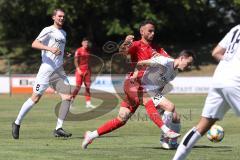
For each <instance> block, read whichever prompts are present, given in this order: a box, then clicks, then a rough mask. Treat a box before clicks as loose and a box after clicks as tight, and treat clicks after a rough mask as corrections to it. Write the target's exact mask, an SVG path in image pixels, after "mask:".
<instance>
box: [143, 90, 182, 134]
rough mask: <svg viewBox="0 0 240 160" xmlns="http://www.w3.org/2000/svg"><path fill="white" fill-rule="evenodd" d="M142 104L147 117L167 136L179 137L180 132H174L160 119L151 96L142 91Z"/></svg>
mask: <svg viewBox="0 0 240 160" xmlns="http://www.w3.org/2000/svg"><path fill="white" fill-rule="evenodd" d="M143 104H144V106H145V108H146V111H147V114H148V116H149V118H150V119H151V120H152V121H153V122H154V123H155V124H156V125H157V126H158V127H159V128H161V130H162V131H163V132H164V133H165V134H166V136H167V137H169V138H176V137H179V136H180V134H178V133H175V132H174V131H172V130H171V129H169V128H168V127H167V126H166V125H165V124H164V122H163V121H162V118H161V115H160V114H159V113H158V111H157V109H156V107H155V104H154V102H153V100H152V98H150V97H148V94H145V93H144V96H143Z"/></svg>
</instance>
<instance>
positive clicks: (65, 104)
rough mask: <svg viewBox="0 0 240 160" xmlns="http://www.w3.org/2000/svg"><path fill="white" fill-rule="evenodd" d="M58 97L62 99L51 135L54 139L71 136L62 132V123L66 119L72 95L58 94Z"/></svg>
mask: <svg viewBox="0 0 240 160" xmlns="http://www.w3.org/2000/svg"><path fill="white" fill-rule="evenodd" d="M60 96H61V98H62V101H61V106H60V109H59V114H58V119H57V124H56V128H55V130H54V131H53V135H54V136H55V137H71V136H72V134H71V133H68V132H67V131H65V130H63V122H64V120H65V119H66V117H67V114H68V112H69V108H70V104H71V100H72V95H70V94H61V93H60Z"/></svg>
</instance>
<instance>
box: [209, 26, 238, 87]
mask: <svg viewBox="0 0 240 160" xmlns="http://www.w3.org/2000/svg"><path fill="white" fill-rule="evenodd" d="M239 42H240V25H237V26H235V27H233V28H232V29H231V30H230V31H229V32H228V33H227V34H226V35H225V37H224V38H223V39H222V40H221V41H220V42H219V44H218V45H219V46H221V47H223V48H225V49H226V51H225V53H224V58H223V59H222V60H221V61H220V63H219V64H218V66H217V68H216V70H215V72H214V75H213V87H214V88H223V87H233V86H239V85H240V47H239V46H240V43H239Z"/></svg>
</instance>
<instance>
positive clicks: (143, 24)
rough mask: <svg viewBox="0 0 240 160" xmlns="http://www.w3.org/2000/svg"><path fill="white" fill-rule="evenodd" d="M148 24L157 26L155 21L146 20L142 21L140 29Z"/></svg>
mask: <svg viewBox="0 0 240 160" xmlns="http://www.w3.org/2000/svg"><path fill="white" fill-rule="evenodd" d="M147 24H151V25H154V26H155V23H154V22H153V21H152V20H145V21H142V22H141V23H140V26H139V29H140V28H141V27H143V26H145V25H147Z"/></svg>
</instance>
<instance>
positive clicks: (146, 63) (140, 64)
mask: <svg viewBox="0 0 240 160" xmlns="http://www.w3.org/2000/svg"><path fill="white" fill-rule="evenodd" d="M152 64H153V63H152V62H151V59H148V60H142V61H139V62H138V63H137V65H136V67H135V70H134V72H133V75H132V76H131V81H132V82H134V80H135V79H136V78H137V76H138V72H139V70H141V68H142V67H147V66H150V65H152Z"/></svg>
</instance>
